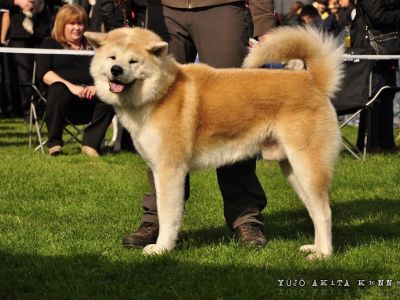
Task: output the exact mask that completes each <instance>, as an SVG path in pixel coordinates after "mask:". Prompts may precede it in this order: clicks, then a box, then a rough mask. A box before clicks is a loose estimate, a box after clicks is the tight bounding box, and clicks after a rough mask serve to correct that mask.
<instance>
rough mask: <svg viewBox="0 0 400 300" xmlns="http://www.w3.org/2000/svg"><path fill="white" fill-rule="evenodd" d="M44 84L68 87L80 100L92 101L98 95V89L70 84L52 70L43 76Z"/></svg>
mask: <svg viewBox="0 0 400 300" xmlns="http://www.w3.org/2000/svg"><path fill="white" fill-rule="evenodd" d="M43 82H44V83H45V84H47V85H52V84H53V83H55V82H61V83H63V84H65V85H66V86H67V88H68V89H69V90H70V92H71V93H72V94H74V95H75V96H78V97H80V98H85V99H89V100H90V99H92V98H93V96H94V95H96V88H95V87H94V86H83V85H78V84H74V83H71V82H69V81H68V80H66V79H64V78H62V77H61V76H59V75H58V74H57V73H56V72H54V71H52V70H50V71H48V72H46V73H45V74H44V76H43Z"/></svg>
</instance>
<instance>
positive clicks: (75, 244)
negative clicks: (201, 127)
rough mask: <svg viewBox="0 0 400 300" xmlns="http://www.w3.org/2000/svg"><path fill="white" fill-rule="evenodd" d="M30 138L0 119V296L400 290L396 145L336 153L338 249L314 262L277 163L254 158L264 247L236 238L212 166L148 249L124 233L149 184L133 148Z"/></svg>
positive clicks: (308, 235)
mask: <svg viewBox="0 0 400 300" xmlns="http://www.w3.org/2000/svg"><path fill="white" fill-rule="evenodd" d="M347 131H348V133H350V134H351V135H353V137H354V129H351V128H350V129H347ZM27 145H28V139H27V126H26V125H25V124H23V123H22V121H21V120H0V186H1V188H0V299H184V300H186V299H245V300H250V299H284V298H286V299H288V298H290V299H335V298H337V299H355V298H357V299H400V267H399V265H400V155H399V154H397V155H374V156H369V157H368V158H367V160H366V161H365V162H361V161H356V160H354V159H353V158H351V157H350V156H349V155H347V154H345V153H343V154H342V156H341V159H340V160H339V162H338V165H337V169H336V172H335V179H334V182H333V186H332V190H331V206H332V213H333V242H334V250H335V253H334V256H333V257H332V258H331V259H330V260H327V261H315V262H310V261H307V260H306V259H305V255H304V254H302V253H300V252H299V251H298V248H299V247H300V246H301V245H303V244H306V243H311V242H312V239H313V227H312V224H311V220H310V218H309V217H308V214H307V212H306V210H305V208H304V206H303V205H302V204H301V203H300V201H299V200H298V199H297V198H296V196H295V195H294V193H293V192H292V190H291V189H290V188H289V187H288V185H287V183H286V181H285V179H284V177H283V176H282V175H281V174H280V171H279V168H278V167H277V164H275V163H265V162H259V163H258V175H259V179H260V181H261V183H262V184H263V187H264V189H265V191H266V193H267V195H268V206H267V208H266V209H265V210H264V218H265V225H266V226H265V234H266V236H267V239H268V244H267V246H266V247H264V248H262V249H252V248H247V247H243V246H241V245H239V244H238V243H236V242H235V241H233V240H232V234H231V232H230V231H229V230H228V229H227V227H226V225H225V221H224V218H223V211H222V199H221V196H220V194H219V191H218V186H217V182H216V176H215V172H213V171H199V172H194V173H193V174H192V176H191V191H192V193H191V199H190V201H189V202H188V203H187V206H186V214H185V221H184V225H183V228H182V232H181V235H180V238H179V241H178V246H177V248H176V249H175V250H174V251H172V252H171V253H168V254H165V255H163V256H160V257H145V256H143V255H142V253H141V251H140V250H126V249H124V248H123V247H122V244H121V239H122V237H123V236H124V235H126V234H127V233H129V232H130V231H132V230H133V229H135V228H136V227H137V226H138V224H139V222H140V217H141V206H140V197H141V195H142V194H143V193H145V192H146V191H147V189H148V187H147V181H146V166H145V164H144V162H143V161H142V159H141V158H140V157H139V156H137V155H133V154H130V153H122V154H116V155H113V154H107V155H105V156H103V157H101V158H100V159H91V158H88V157H85V156H83V155H80V154H79V147H78V145H77V144H73V145H71V146H69V147H67V153H68V154H67V155H63V156H60V157H49V156H48V155H45V156H43V155H41V154H40V152H32V151H31V150H29V149H28V146H27ZM301 279H303V280H304V282H303V281H300V280H301ZM279 280H284V282H283V285H284V287H280V286H279ZM314 280H316V282H314ZM323 280H328V281H327V282H326V284H327V286H324V281H323ZM340 280H343V283H342V284H341V282H340ZM346 280H347V282H346ZM358 280H365V282H362V283H364V284H365V286H361V285H360V284H358ZM378 280H385V282H384V285H385V286H378V285H379V284H382V282H379V281H378ZM386 280H392V286H387V285H389V283H388V282H386ZM299 281H300V283H301V284H302V285H303V284H305V286H304V287H300V286H299ZM321 281H322V282H321ZM369 281H373V282H374V284H372V283H371V282H369ZM313 283H314V285H315V284H317V285H318V286H313ZM332 284H335V285H332ZM289 285H290V286H289ZM340 285H342V286H340ZM344 285H346V286H344ZM347 285H348V286H347Z"/></svg>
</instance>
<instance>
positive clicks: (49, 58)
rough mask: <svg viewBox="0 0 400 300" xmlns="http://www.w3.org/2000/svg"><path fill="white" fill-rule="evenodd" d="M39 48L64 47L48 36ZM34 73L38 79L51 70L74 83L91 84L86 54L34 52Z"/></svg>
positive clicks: (89, 59) (89, 58)
mask: <svg viewBox="0 0 400 300" xmlns="http://www.w3.org/2000/svg"><path fill="white" fill-rule="evenodd" d="M40 48H44V49H64V47H63V46H62V45H61V44H60V43H58V42H57V41H55V40H53V39H51V38H48V39H45V40H44V41H43V43H42V44H41V46H40ZM35 60H36V75H37V78H38V79H39V80H43V76H44V75H45V74H46V73H47V72H49V71H53V72H55V73H57V74H58V75H59V76H60V77H62V78H64V79H65V80H68V81H69V82H71V83H74V84H84V85H92V84H93V79H92V77H91V76H90V73H89V67H90V61H91V60H92V57H91V56H87V55H58V54H57V55H56V54H36V55H35Z"/></svg>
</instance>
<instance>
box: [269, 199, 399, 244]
mask: <svg viewBox="0 0 400 300" xmlns="http://www.w3.org/2000/svg"><path fill="white" fill-rule="evenodd" d="M267 209H268V208H267ZM331 209H332V223H333V238H334V243H335V244H336V245H335V246H336V247H335V248H338V250H339V251H340V249H342V248H343V247H344V246H357V245H362V244H368V243H371V242H372V241H376V240H390V239H392V238H399V237H400V220H399V217H397V218H396V214H397V215H398V212H399V211H400V200H395V199H373V200H372V199H356V200H353V201H349V202H343V203H334V204H331ZM264 219H265V227H266V228H265V231H266V235H267V237H268V238H269V239H296V238H297V237H298V234H303V235H310V236H311V237H313V235H314V227H313V225H312V221H311V218H310V217H309V215H308V213H307V211H306V209H305V208H304V209H298V210H291V211H280V212H278V213H271V214H268V215H265V216H264Z"/></svg>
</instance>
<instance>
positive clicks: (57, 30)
mask: <svg viewBox="0 0 400 300" xmlns="http://www.w3.org/2000/svg"><path fill="white" fill-rule="evenodd" d="M71 21H80V22H82V23H83V24H84V26H85V29H86V28H87V24H88V15H87V13H86V12H85V10H84V9H83V7H82V6H80V5H78V4H65V5H63V6H62V7H61V8H60V10H59V11H58V12H57V15H56V19H55V21H54V26H53V30H52V31H51V37H52V38H53V39H55V40H56V41H57V42H59V43H60V44H66V43H67V40H66V39H65V35H64V28H65V25H66V24H67V23H69V22H71Z"/></svg>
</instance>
